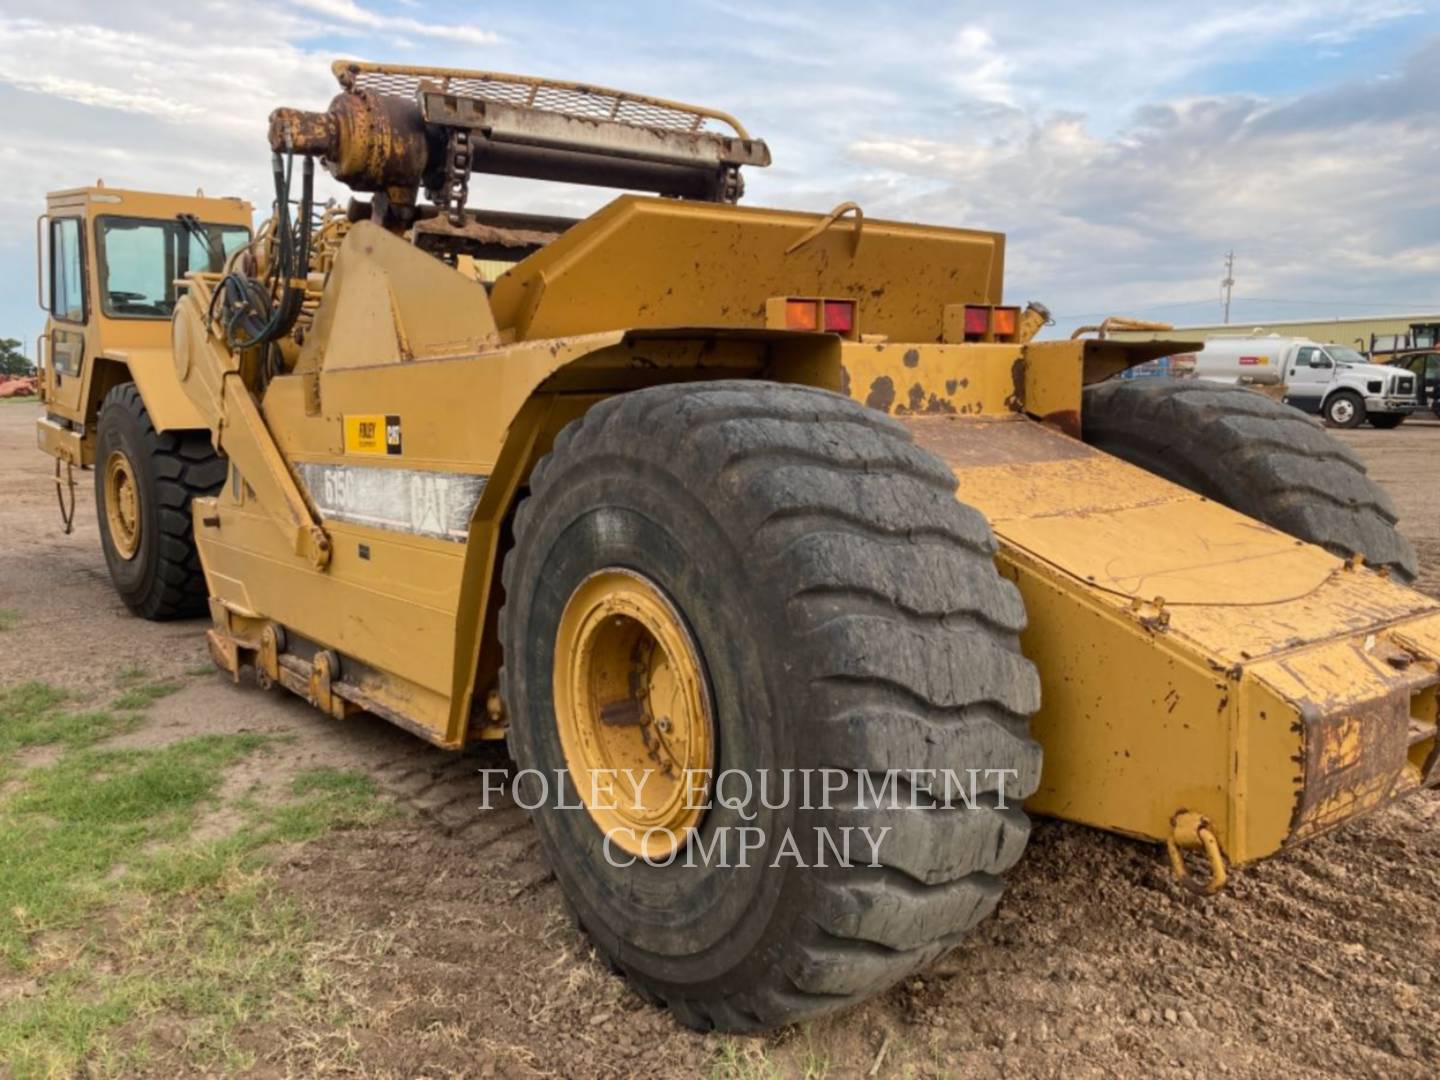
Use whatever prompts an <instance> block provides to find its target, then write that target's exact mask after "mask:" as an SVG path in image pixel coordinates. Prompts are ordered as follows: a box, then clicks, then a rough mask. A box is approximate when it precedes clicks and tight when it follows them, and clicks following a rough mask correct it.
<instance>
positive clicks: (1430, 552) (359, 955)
mask: <svg viewBox="0 0 1440 1080" xmlns="http://www.w3.org/2000/svg"><path fill="white" fill-rule="evenodd" d="M35 415H36V410H35V409H34V408H32V407H29V406H20V405H9V406H6V407H4V408H0V608H8V609H12V610H15V611H18V612H19V613H20V621H19V623H18V625H17V626H16V627H15V628H14V629H13V630H10V631H7V632H5V633H3V634H0V685H8V684H11V683H14V682H18V681H22V680H26V679H35V678H39V679H44V680H46V681H48V682H51V683H53V684H56V685H59V686H62V687H66V688H68V689H71V690H74V691H76V692H77V693H79V694H81V695H85V694H88V695H91V696H93V697H94V698H95V699H96V701H97V704H103V702H104V701H105V700H106V697H105V696H106V695H107V694H113V692H114V690H113V688H114V686H115V681H116V678H117V674H118V673H119V672H120V671H122V670H123V669H126V668H128V667H131V666H140V667H143V668H145V669H146V670H147V672H148V673H149V675H150V677H152V678H164V677H169V678H173V679H176V680H179V681H181V682H183V684H184V688H183V689H182V690H181V691H180V692H178V693H176V694H173V695H172V696H170V697H167V698H164V699H163V700H161V701H159V702H158V703H156V704H155V705H154V706H153V707H152V709H151V710H150V714H149V715H150V720H149V721H148V722H147V723H146V725H145V726H144V727H143V728H141V729H140V730H138V731H135V732H132V733H130V734H129V735H126V736H124V737H123V739H122V740H121V741H126V742H131V743H135V744H144V745H154V744H156V743H161V742H166V741H170V740H172V739H177V738H182V737H186V736H189V735H192V734H195V733H198V732H201V731H217V732H240V731H261V732H270V733H284V734H286V735H287V736H289V741H288V742H287V743H286V744H285V747H284V750H283V752H282V753H280V754H278V755H276V754H272V755H268V756H267V757H266V759H265V761H264V762H263V765H264V766H265V768H264V769H263V770H255V771H251V772H247V773H245V774H244V775H237V776H235V777H233V778H232V780H231V782H230V783H231V785H232V786H234V789H235V791H237V792H238V791H240V790H241V789H243V790H244V791H246V792H251V793H255V794H256V795H258V797H262V798H263V796H264V792H265V791H266V790H268V789H273V790H279V788H280V786H281V785H283V783H284V782H285V780H286V778H287V777H288V776H289V775H290V774H292V773H293V772H295V771H297V770H299V769H302V768H311V767H314V766H317V765H330V766H335V767H341V768H358V769H362V770H364V771H366V772H367V773H369V774H370V775H371V776H373V777H374V778H375V779H376V780H377V781H378V782H379V784H380V785H381V786H382V787H383V788H384V789H385V790H386V791H388V792H389V793H391V794H392V795H393V796H394V797H395V798H396V799H397V800H399V801H401V802H402V803H404V804H405V805H407V806H409V807H411V808H413V810H414V811H415V813H414V814H412V815H409V816H407V817H404V818H401V819H398V820H395V821H393V822H390V823H387V824H385V825H382V826H378V827H374V828H368V829H358V830H352V831H346V832H339V833H332V834H330V835H329V836H327V837H326V838H324V839H322V840H319V841H316V842H314V843H311V844H308V845H304V846H297V847H295V848H293V849H290V850H288V851H287V852H285V853H284V855H283V857H282V858H281V860H280V862H279V864H278V873H279V874H280V880H281V882H282V884H283V887H284V888H285V890H286V891H287V892H288V893H289V894H290V895H292V896H293V897H295V898H296V899H297V900H298V901H299V902H300V903H301V904H302V905H303V906H304V907H305V908H306V910H308V911H309V912H310V913H311V914H312V915H313V916H314V919H315V924H316V928H317V929H316V932H317V934H318V935H319V948H320V949H321V952H322V955H324V956H326V957H327V958H328V959H327V964H328V965H329V967H330V968H331V969H332V971H333V973H334V975H335V979H334V989H333V990H332V991H331V993H332V994H333V995H334V996H335V997H336V1001H335V1005H336V1006H337V1013H338V1015H341V1016H344V1017H345V1018H346V1019H344V1020H342V1021H340V1022H338V1023H337V1024H336V1025H334V1026H332V1027H326V1028H319V1029H317V1028H315V1027H313V1026H311V1027H305V1028H300V1027H298V1026H293V1025H289V1026H287V1025H286V1024H284V1023H275V1024H267V1025H265V1026H263V1027H257V1028H255V1029H252V1030H248V1031H245V1032H243V1034H242V1036H241V1038H242V1041H243V1042H244V1043H245V1044H246V1048H247V1049H249V1050H252V1051H254V1052H255V1053H256V1054H257V1055H258V1060H259V1062H260V1067H259V1071H260V1072H261V1073H262V1074H264V1075H315V1074H331V1073H341V1072H343V1073H346V1074H349V1075H364V1076H394V1077H410V1076H427V1077H441V1076H502V1077H510V1076H517V1077H518V1076H565V1077H574V1076H617V1077H618V1076H627V1077H628V1076H676V1075H694V1074H701V1075H711V1076H732V1075H733V1076H772V1075H779V1076H790V1075H795V1076H801V1075H811V1076H823V1075H829V1076H837V1077H840V1076H846V1077H848V1076H867V1075H872V1076H892V1075H897V1076H950V1075H953V1076H973V1075H980V1076H990V1075H995V1076H1000V1075H1004V1076H1057V1077H1058V1076H1065V1077H1071V1076H1085V1075H1106V1076H1110V1075H1118V1076H1142V1075H1143V1076H1151V1075H1162V1076H1213V1075H1216V1074H1217V1073H1218V1074H1227V1075H1231V1076H1238V1077H1251V1076H1254V1077H1267V1078H1269V1077H1273V1076H1276V1075H1284V1076H1297V1075H1298V1076H1322V1075H1347V1076H1355V1075H1360V1076H1377V1077H1407V1076H1413V1077H1430V1076H1434V1075H1437V1073H1440V1032H1437V1023H1436V1018H1435V1017H1436V1014H1435V1008H1434V1004H1433V1003H1434V1000H1435V996H1436V993H1437V990H1440V793H1436V792H1427V793H1423V794H1421V795H1418V796H1416V797H1413V798H1411V799H1409V800H1407V801H1405V802H1403V803H1401V804H1399V805H1396V806H1392V807H1390V808H1388V809H1386V810H1384V811H1382V812H1380V813H1377V814H1374V815H1372V816H1370V817H1369V818H1366V819H1364V820H1361V821H1358V822H1355V823H1354V824H1352V825H1350V826H1348V827H1346V828H1343V829H1341V830H1340V831H1338V832H1337V833H1334V834H1332V835H1330V836H1327V837H1325V838H1322V839H1320V840H1317V841H1315V842H1312V843H1310V844H1308V845H1306V846H1304V847H1302V848H1299V849H1297V850H1295V851H1293V852H1290V853H1287V854H1284V855H1282V856H1279V857H1277V858H1274V859H1271V860H1269V861H1267V862H1265V863H1263V864H1260V865H1258V866H1255V867H1253V868H1249V869H1246V870H1244V871H1243V872H1240V873H1238V874H1237V875H1236V877H1235V880H1234V884H1233V885H1232V887H1231V888H1230V889H1228V890H1227V891H1226V892H1225V893H1223V894H1222V895H1220V896H1218V897H1215V898H1213V899H1208V900H1196V899H1194V898H1192V897H1190V896H1189V895H1188V894H1186V893H1184V892H1183V891H1181V890H1179V889H1177V888H1176V887H1175V885H1174V884H1173V883H1172V882H1171V880H1170V878H1169V875H1168V873H1167V872H1166V871H1165V870H1164V868H1163V867H1162V866H1161V863H1160V855H1159V853H1158V852H1157V850H1156V849H1154V848H1152V847H1149V846H1147V845H1144V844H1140V843H1137V842H1133V841H1130V840H1126V839H1124V838H1121V837H1118V836H1112V835H1108V834H1105V833H1100V832H1096V831H1093V830H1089V829H1084V828H1081V827H1078V826H1073V825H1068V824H1065V823H1060V822H1052V821H1046V822H1041V823H1039V824H1038V826H1037V828H1036V831H1035V836H1034V839H1033V840H1032V842H1031V846H1030V850H1029V851H1028V853H1027V854H1026V857H1025V858H1024V859H1023V860H1022V862H1021V865H1020V866H1019V867H1018V869H1017V870H1016V872H1015V873H1014V874H1013V876H1012V881H1011V886H1010V891H1009V892H1008V894H1007V896H1006V898H1005V900H1004V901H1003V902H1002V904H1001V907H1000V910H999V912H998V914H997V916H996V917H995V918H994V919H992V920H990V921H989V922H987V923H986V924H984V925H983V926H982V927H981V928H980V929H979V930H978V931H977V932H976V934H975V935H974V936H973V937H972V938H971V939H970V940H969V941H967V942H966V943H965V944H964V945H963V946H962V947H961V948H959V949H957V950H956V951H955V952H954V953H952V954H951V955H950V956H948V957H946V958H944V959H943V960H941V961H940V963H939V964H938V965H937V966H936V967H935V968H934V969H932V970H931V971H929V972H927V973H925V974H924V975H923V976H922V977H921V978H917V979H914V980H912V981H911V982H909V983H908V984H907V985H905V986H902V987H899V988H897V989H895V990H894V991H892V992H891V993H889V994H887V995H885V996H883V997H881V998H880V999H878V1000H875V1001H873V1002H870V1003H869V1004H867V1005H865V1006H864V1007H862V1008H860V1009H857V1010H855V1011H852V1012H850V1013H848V1014H846V1015H843V1016H841V1017H839V1018H836V1019H833V1020H828V1021H823V1022H819V1023H815V1024H812V1025H808V1026H806V1027H804V1028H798V1029H792V1030H788V1031H784V1032H780V1033H777V1034H774V1035H771V1036H767V1037H764V1038H756V1039H736V1038H727V1037H720V1036H700V1035H696V1034H694V1033H691V1032H689V1031H686V1030H684V1029H682V1028H681V1027H679V1026H678V1025H677V1024H676V1023H675V1022H674V1021H672V1020H671V1019H670V1017H669V1015H668V1014H667V1013H665V1012H663V1011H661V1010H658V1009H655V1008H653V1007H651V1006H649V1005H646V1004H644V1003H643V1002H642V1001H641V1000H640V999H639V998H638V997H637V996H636V995H635V994H634V993H632V992H631V991H630V990H629V989H628V988H627V986H626V984H625V983H624V982H623V981H622V980H620V979H618V978H616V977H615V976H613V975H612V974H610V973H609V971H607V970H606V968H605V966H604V965H603V964H602V963H601V962H599V961H598V960H597V959H596V958H595V957H594V955H593V954H592V953H591V952H590V950H589V949H588V947H587V945H586V944H585V942H584V940H583V939H582V938H581V937H580V936H579V935H578V934H577V933H576V932H575V931H574V930H573V929H572V927H571V924H570V922H569V920H568V918H567V916H566V914H565V909H564V904H563V901H562V899H561V896H560V892H559V889H558V887H557V886H556V884H555V881H554V879H553V877H552V876H551V875H550V873H549V871H548V870H547V868H546V867H545V866H544V865H543V863H542V861H541V860H540V859H539V857H538V854H537V851H536V847H535V838H534V834H533V832H532V831H531V829H530V827H529V825H528V823H527V822H526V819H525V817H524V815H523V813H522V812H521V811H519V810H518V809H517V808H515V807H514V806H507V805H502V806H499V807H497V808H494V809H491V810H488V811H482V810H480V809H479V802H480V798H481V784H480V780H479V779H478V777H477V775H476V770H477V769H479V768H481V767H485V766H503V765H504V764H505V758H504V753H503V750H502V749H500V748H486V749H482V750H480V751H477V752H474V753H469V754H466V755H464V756H454V755H447V754H445V753H442V752H440V751H437V750H434V749H432V748H430V747H428V746H427V745H425V744H423V743H421V742H419V741H417V740H416V739H414V738H413V737H411V736H409V735H406V734H405V733H403V732H401V731H399V730H396V729H394V728H391V727H389V726H388V725H386V724H384V723H383V722H381V721H378V720H373V719H370V718H365V717H362V718H359V719H357V720H354V721H351V722H346V723H344V724H339V723H336V722H334V721H331V720H327V719H326V718H324V717H322V716H321V715H319V714H318V713H314V712H312V711H311V710H309V709H308V708H307V707H306V706H305V705H304V704H303V703H301V702H300V701H298V700H297V699H294V698H292V697H289V696H286V695H284V694H281V693H279V692H275V693H265V692H262V691H260V690H258V689H256V688H254V687H253V686H250V685H242V686H240V687H236V686H232V685H231V684H230V683H229V682H228V681H226V680H224V679H222V678H221V677H220V676H218V675H208V676H199V675H196V674H195V671H196V670H197V666H199V665H203V664H204V662H205V659H206V657H205V650H204V646H203V642H202V632H203V624H201V623H198V622H191V623H168V624H157V623H146V622H142V621H140V620H137V619H134V618H132V617H130V616H129V615H128V613H127V612H126V611H125V610H124V608H123V607H122V606H121V604H120V603H119V601H118V600H117V599H116V598H115V595H114V593H113V592H112V591H111V588H110V585H109V580H108V578H107V576H106V572H105V566H104V561H103V559H102V557H101V554H100V547H99V543H98V539H97V535H96V529H95V521H94V507H93V496H92V494H91V491H90V487H89V484H90V481H91V476H90V474H83V475H82V476H79V477H77V479H78V480H79V481H80V483H81V490H80V492H79V496H78V499H77V505H78V512H77V515H76V529H75V533H74V534H73V535H71V536H65V535H63V533H62V530H61V528H60V523H59V515H58V513H57V511H56V508H55V496H54V491H53V485H52V481H51V475H50V468H48V467H47V463H48V459H46V458H44V457H43V456H41V455H40V454H39V453H38V452H37V451H36V450H35V449H34V442H33V435H32V428H31V424H32V423H33V419H34V416H35ZM1341 437H1342V438H1343V439H1345V441H1347V442H1348V443H1350V444H1351V445H1352V446H1354V447H1355V448H1356V449H1357V450H1358V451H1359V452H1360V453H1361V455H1362V456H1363V457H1364V458H1365V460H1366V462H1367V463H1368V464H1369V466H1370V468H1371V471H1372V473H1373V474H1374V475H1375V476H1376V477H1377V478H1378V479H1379V480H1380V481H1381V482H1382V483H1383V484H1385V486H1386V487H1388V488H1389V490H1390V491H1391V493H1392V494H1393V495H1394V496H1395V498H1396V500H1397V502H1398V504H1399V505H1400V507H1401V510H1402V520H1401V527H1402V529H1403V531H1404V532H1405V533H1406V534H1407V535H1408V536H1409V537H1410V538H1411V540H1412V541H1413V542H1414V543H1415V545H1416V547H1417V549H1418V550H1419V552H1420V559H1421V564H1422V566H1423V568H1424V574H1423V576H1422V578H1421V581H1420V587H1421V588H1423V589H1425V590H1426V591H1428V592H1430V593H1431V594H1432V595H1437V596H1440V488H1437V486H1436V482H1435V464H1436V462H1437V460H1440V424H1436V423H1433V422H1425V421H1422V422H1413V421H1412V422H1410V423H1407V424H1405V425H1404V426H1403V427H1402V428H1400V429H1398V430H1396V431H1373V430H1369V429H1362V430H1358V431H1354V432H1342V433H1341ZM252 768H253V767H252ZM225 826H226V822H224V821H223V820H219V821H215V822H208V823H206V825H205V826H204V827H207V828H212V829H214V830H216V831H218V832H223V831H224V829H225ZM176 1045H177V1047H180V1048H181V1049H182V1050H183V1031H177V1033H176ZM180 1063H181V1064H183V1054H182V1057H181V1058H180ZM173 1064H174V1062H167V1063H166V1071H167V1072H168V1073H170V1074H173V1072H174V1070H173V1069H172V1068H171V1067H170V1066H171V1065H173ZM0 1071H3V1066H0ZM197 1071H198V1070H197Z"/></svg>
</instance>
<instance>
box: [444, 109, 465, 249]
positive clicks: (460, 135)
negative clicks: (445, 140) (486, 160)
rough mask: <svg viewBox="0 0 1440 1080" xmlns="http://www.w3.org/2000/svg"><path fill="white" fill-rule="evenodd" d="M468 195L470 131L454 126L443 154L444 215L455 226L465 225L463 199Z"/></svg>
mask: <svg viewBox="0 0 1440 1080" xmlns="http://www.w3.org/2000/svg"><path fill="white" fill-rule="evenodd" d="M469 196H470V132H469V131H468V130H467V129H465V128H456V129H455V130H454V131H452V132H451V133H450V147H449V152H448V153H447V154H446V155H445V191H444V193H443V199H444V202H443V204H442V205H443V206H444V208H445V216H446V218H447V219H448V220H449V222H450V224H451V225H453V226H455V228H457V229H459V228H463V227H464V225H465V201H466V199H468V198H469Z"/></svg>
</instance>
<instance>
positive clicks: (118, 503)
mask: <svg viewBox="0 0 1440 1080" xmlns="http://www.w3.org/2000/svg"><path fill="white" fill-rule="evenodd" d="M105 522H106V524H107V525H108V526H109V528H110V542H111V543H112V544H114V545H115V551H116V552H117V553H118V554H119V556H120V557H121V558H122V559H133V558H134V557H135V553H136V552H137V551H139V550H140V487H139V484H137V483H136V480H135V467H134V466H133V465H131V464H130V459H129V458H128V457H126V456H125V453H124V451H123V450H115V451H112V452H111V454H110V456H109V457H108V458H106V459H105Z"/></svg>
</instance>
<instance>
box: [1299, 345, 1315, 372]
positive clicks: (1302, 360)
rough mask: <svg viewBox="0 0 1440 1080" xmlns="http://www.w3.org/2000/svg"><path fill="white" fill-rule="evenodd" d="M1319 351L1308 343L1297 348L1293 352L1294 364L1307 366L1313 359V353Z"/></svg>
mask: <svg viewBox="0 0 1440 1080" xmlns="http://www.w3.org/2000/svg"><path fill="white" fill-rule="evenodd" d="M1319 351H1320V350H1319V349H1317V348H1314V347H1313V346H1309V345H1307V346H1305V347H1304V348H1302V349H1300V350H1298V351H1297V352H1296V353H1295V366H1296V367H1297V368H1303V367H1309V366H1310V363H1311V361H1312V360H1314V359H1315V354H1316V353H1318V352H1319Z"/></svg>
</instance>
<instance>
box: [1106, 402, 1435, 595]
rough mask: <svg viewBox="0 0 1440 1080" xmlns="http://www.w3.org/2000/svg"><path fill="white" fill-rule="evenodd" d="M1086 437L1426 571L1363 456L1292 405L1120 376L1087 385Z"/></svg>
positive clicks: (1299, 532)
mask: <svg viewBox="0 0 1440 1080" xmlns="http://www.w3.org/2000/svg"><path fill="white" fill-rule="evenodd" d="M1081 426H1082V433H1083V438H1084V440H1085V441H1086V442H1087V443H1089V444H1091V445H1092V446H1095V447H1098V448H1099V449H1101V450H1104V451H1105V452H1106V453H1109V454H1114V455H1115V456H1116V457H1118V458H1123V459H1124V460H1125V461H1128V462H1130V463H1131V464H1133V465H1138V466H1140V467H1141V468H1142V469H1147V470H1149V471H1150V472H1153V473H1155V474H1156V475H1158V476H1163V477H1165V479H1167V480H1171V481H1173V482H1174V483H1177V484H1180V485H1181V486H1182V487H1187V488H1189V489H1190V490H1191V491H1195V492H1198V493H1199V494H1201V495H1204V496H1205V497H1206V498H1210V499H1214V500H1215V501H1216V502H1218V503H1220V504H1222V505H1224V506H1228V507H1230V508H1231V509H1232V510H1238V511H1239V512H1240V513H1242V514H1246V515H1248V516H1250V517H1252V518H1256V519H1257V520H1259V521H1263V522H1265V523H1266V524H1267V525H1272V526H1274V527H1275V528H1277V529H1279V530H1280V531H1281V532H1286V533H1289V534H1290V535H1291V536H1295V537H1298V538H1299V539H1301V540H1306V541H1309V542H1310V543H1312V544H1318V545H1320V546H1321V547H1323V548H1325V549H1326V550H1327V551H1330V552H1332V553H1333V554H1335V555H1338V556H1340V557H1341V558H1344V557H1346V556H1349V555H1362V556H1364V558H1365V561H1366V563H1368V564H1369V565H1370V566H1373V567H1377V568H1380V567H1383V568H1385V569H1387V570H1389V571H1390V572H1391V573H1392V574H1393V575H1394V576H1395V577H1396V578H1398V579H1399V580H1401V581H1406V582H1409V581H1413V580H1414V579H1415V576H1416V574H1417V573H1419V564H1418V562H1417V560H1416V558H1415V549H1414V548H1413V547H1411V546H1410V542H1409V541H1408V540H1406V539H1405V538H1404V537H1403V536H1401V535H1400V533H1399V531H1398V530H1397V529H1396V528H1395V522H1396V520H1397V518H1396V513H1395V504H1394V502H1393V501H1392V500H1391V498H1390V496H1389V495H1388V494H1386V492H1385V490H1384V489H1383V488H1381V487H1380V485H1379V484H1377V483H1375V481H1374V480H1372V479H1370V477H1369V476H1368V475H1367V474H1366V472H1365V466H1364V464H1363V463H1362V462H1361V461H1360V459H1359V457H1357V456H1356V454H1355V452H1354V451H1353V450H1351V449H1350V448H1349V447H1348V446H1346V445H1345V444H1344V443H1342V442H1341V441H1340V440H1339V439H1337V438H1335V437H1334V436H1333V435H1331V434H1330V433H1329V432H1327V431H1326V430H1325V429H1324V428H1323V427H1321V426H1320V424H1319V423H1318V422H1317V421H1315V420H1313V419H1311V418H1310V417H1308V416H1306V415H1305V414H1304V413H1301V412H1299V411H1297V410H1295V409H1292V408H1290V407H1289V406H1288V405H1282V404H1280V403H1279V402H1276V401H1272V400H1271V399H1270V398H1268V397H1266V396H1265V395H1264V394H1260V393H1257V392H1256V391H1253V390H1246V389H1244V388H1242V387H1238V386H1222V385H1219V384H1213V383H1199V382H1195V381H1193V380H1186V379H1131V380H1122V379H1114V380H1109V381H1107V382H1102V383H1096V384H1094V385H1093V386H1087V387H1086V388H1085V395H1084V401H1083V405H1082V412H1081Z"/></svg>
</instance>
